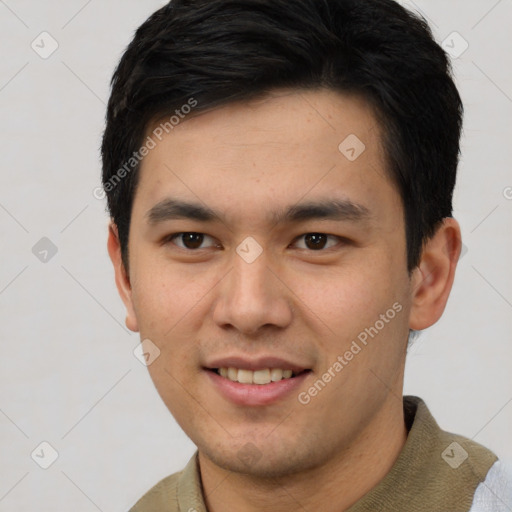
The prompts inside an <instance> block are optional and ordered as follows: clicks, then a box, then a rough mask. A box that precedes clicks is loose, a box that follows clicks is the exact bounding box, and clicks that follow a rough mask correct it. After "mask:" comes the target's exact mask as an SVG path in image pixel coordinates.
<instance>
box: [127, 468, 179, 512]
mask: <svg viewBox="0 0 512 512" xmlns="http://www.w3.org/2000/svg"><path fill="white" fill-rule="evenodd" d="M182 473H183V471H179V472H177V473H174V474H172V475H169V476H167V477H165V478H163V479H162V480H160V481H159V482H158V483H157V484H156V485H155V486H154V487H152V488H151V489H150V490H149V491H148V492H147V493H146V494H144V496H142V498H140V499H139V500H138V501H137V503H136V504H135V505H134V506H133V507H132V508H131V509H130V510H129V512H178V511H179V508H178V497H177V488H178V480H179V478H180V476H181V474H182Z"/></svg>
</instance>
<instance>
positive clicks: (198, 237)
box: [169, 232, 214, 250]
mask: <svg viewBox="0 0 512 512" xmlns="http://www.w3.org/2000/svg"><path fill="white" fill-rule="evenodd" d="M207 238H210V237H209V236H208V235H204V234H203V233H193V232H187V233H176V234H175V235H172V236H171V237H169V241H170V242H173V243H175V244H176V245H177V246H178V247H181V248H182V249H188V250H195V249H204V248H205V247H201V245H202V243H203V242H204V241H205V239H207ZM175 240H180V241H181V243H177V242H175ZM212 245H214V244H212ZM212 245H210V247H212ZM207 247H208V246H207Z"/></svg>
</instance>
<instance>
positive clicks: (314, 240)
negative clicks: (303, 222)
mask: <svg viewBox="0 0 512 512" xmlns="http://www.w3.org/2000/svg"><path fill="white" fill-rule="evenodd" d="M300 239H304V245H305V247H299V249H309V250H312V251H321V250H322V249H330V248H331V247H334V246H335V245H336V243H337V242H339V241H340V240H341V238H340V237H338V236H334V235H326V234H325V233H305V234H304V235H301V236H300V237H299V238H297V239H296V240H300ZM329 239H331V240H334V242H335V243H331V244H330V245H328V241H329Z"/></svg>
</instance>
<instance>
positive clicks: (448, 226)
mask: <svg viewBox="0 0 512 512" xmlns="http://www.w3.org/2000/svg"><path fill="white" fill-rule="evenodd" d="M461 247H462V241H461V234H460V226H459V223H458V222H457V221H456V220H455V219H453V218H452V217H447V218H445V219H444V220H443V223H442V224H441V225H440V227H439V228H438V229H437V231H436V232H435V234H434V235H433V236H432V238H430V239H429V240H428V241H427V242H426V244H425V245H424V247H423V252H422V255H421V260H420V263H419V265H418V266H417V267H416V268H415V269H414V271H413V276H412V279H411V287H412V288H411V293H412V301H411V312H410V316H409V328H410V329H414V330H422V329H426V328H427V327H430V326H431V325H433V324H435V323H436V322H437V321H438V320H439V318H441V315H442V314H443V311H444V309H445V307H446V303H447V301H448V296H449V295H450V291H451V289H452V285H453V280H454V278H455V268H456V267H457V262H458V260H459V256H460V251H461Z"/></svg>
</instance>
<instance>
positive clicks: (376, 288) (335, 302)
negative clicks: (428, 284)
mask: <svg viewBox="0 0 512 512" xmlns="http://www.w3.org/2000/svg"><path fill="white" fill-rule="evenodd" d="M380 262H381V264H380V265H379V266H377V265H371V264H368V263H369V262H364V260H362V259H361V264H358V265H355V266H348V265H347V266H346V267H339V268H337V269H332V270H331V271H329V272H323V273H309V274H308V273H305V272H304V273H301V274H297V275H296V276H295V277H294V278H292V276H290V278H289V279H290V281H291V282H292V283H294V285H293V287H292V289H293V290H294V292H295V293H296V295H297V296H298V297H299V298H300V304H302V308H304V311H305V312H307V311H308V310H309V311H310V313H309V315H314V316H316V317H317V318H318V319H319V320H321V321H323V322H324V323H325V324H326V326H327V327H328V328H330V329H331V330H332V331H334V333H336V334H338V333H339V334H340V335H354V331H356V334H357V331H358V330H361V329H363V328H364V327H366V326H368V325H373V323H374V322H375V321H376V320H377V319H378V318H379V315H380V314H381V313H385V312H386V310H388V308H391V307H392V305H393V304H394V303H395V302H396V301H400V300H401V298H402V296H403V294H402V292H401V291H400V290H401V285H399V284H398V282H397V279H398V278H397V276H393V274H392V272H393V270H392V269H390V268H389V267H388V265H386V264H383V263H384V262H385V259H384V258H380ZM386 267H388V268H386Z"/></svg>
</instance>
